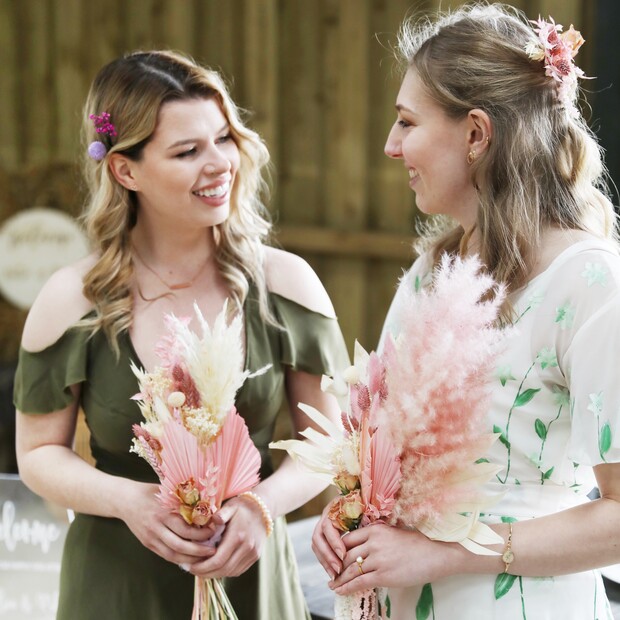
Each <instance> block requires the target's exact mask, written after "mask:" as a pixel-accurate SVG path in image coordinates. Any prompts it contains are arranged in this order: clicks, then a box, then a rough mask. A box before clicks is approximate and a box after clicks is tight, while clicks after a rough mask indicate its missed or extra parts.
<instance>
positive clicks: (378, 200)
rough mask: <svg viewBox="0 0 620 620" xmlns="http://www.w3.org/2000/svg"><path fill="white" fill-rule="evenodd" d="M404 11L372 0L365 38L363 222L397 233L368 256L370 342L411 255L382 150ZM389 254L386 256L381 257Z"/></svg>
mask: <svg viewBox="0 0 620 620" xmlns="http://www.w3.org/2000/svg"><path fill="white" fill-rule="evenodd" d="M430 5H431V2H426V3H421V4H419V5H418V4H416V7H415V8H416V11H422V10H424V9H426V10H427V11H429V10H432V9H431V6H430ZM408 11H409V3H408V2H407V0H400V2H384V3H376V4H375V5H374V6H373V12H372V14H371V21H372V25H373V28H374V32H376V33H379V34H377V36H376V37H375V38H374V39H373V40H372V41H371V46H370V60H369V66H368V73H369V76H370V96H369V98H370V100H371V101H372V102H373V114H372V118H373V122H372V123H371V124H370V127H369V164H368V170H369V179H368V180H369V184H368V192H369V225H370V228H371V230H372V233H373V236H375V237H376V236H378V235H385V236H386V237H388V238H389V237H393V238H394V240H395V241H396V239H398V241H397V242H396V243H393V244H390V245H389V246H388V248H389V247H390V246H391V247H392V248H394V250H398V253H397V252H393V253H389V252H385V251H383V250H385V249H386V248H384V247H383V244H382V243H377V241H378V240H377V241H370V240H369V242H368V245H369V246H370V245H373V246H374V245H375V243H377V245H376V247H377V250H379V248H381V250H379V251H378V252H377V258H376V260H373V261H369V265H368V279H369V282H370V283H371V285H370V286H369V288H368V292H367V299H366V308H367V313H368V314H367V326H366V330H365V331H366V338H367V340H366V343H365V344H366V345H367V346H368V347H370V348H375V347H376V346H377V344H378V339H379V335H380V333H381V329H382V327H383V323H384V321H385V316H386V314H387V310H388V308H389V306H390V303H391V301H392V298H393V296H394V292H395V290H396V285H397V281H398V278H399V276H400V275H401V274H402V270H403V269H404V268H406V267H408V266H409V265H410V264H411V262H412V260H413V251H412V249H411V242H412V239H413V235H412V234H409V231H413V222H414V217H415V215H416V209H415V199H414V194H413V192H412V191H411V189H410V188H409V185H408V177H407V173H406V171H405V169H404V166H403V165H402V162H399V161H394V160H392V159H390V158H388V157H387V156H386V155H385V153H384V147H385V142H386V139H387V136H388V134H389V132H390V129H391V128H392V125H393V123H394V122H395V120H396V110H395V108H394V106H395V103H396V96H397V94H398V91H399V88H400V82H401V69H400V68H399V67H398V65H397V63H396V59H395V57H394V54H393V52H392V49H393V47H394V45H395V44H396V33H397V32H398V29H399V27H400V25H401V23H402V21H403V19H404V18H405V16H406V15H407V14H408ZM388 256H392V257H393V258H392V260H388V259H387V257H388Z"/></svg>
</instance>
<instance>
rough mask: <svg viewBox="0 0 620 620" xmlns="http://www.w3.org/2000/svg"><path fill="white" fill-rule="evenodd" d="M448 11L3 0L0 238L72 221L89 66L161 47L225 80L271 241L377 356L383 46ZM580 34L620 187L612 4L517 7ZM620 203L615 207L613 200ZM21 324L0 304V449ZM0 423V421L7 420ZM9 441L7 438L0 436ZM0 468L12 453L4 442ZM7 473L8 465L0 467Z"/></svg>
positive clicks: (400, 242)
mask: <svg viewBox="0 0 620 620" xmlns="http://www.w3.org/2000/svg"><path fill="white" fill-rule="evenodd" d="M440 4H441V7H442V8H443V9H449V8H452V7H455V6H458V5H460V4H463V3H462V2H457V1H452V2H450V1H447V0H443V1H442V2H439V0H417V1H416V0H413V1H412V0H96V1H92V2H91V1H89V0H0V119H1V121H0V123H1V124H0V127H1V130H0V227H1V226H2V224H3V222H5V221H6V220H7V218H9V217H10V216H12V215H14V214H16V213H18V212H20V211H22V210H24V209H28V208H30V207H35V206H45V207H51V208H53V209H59V210H61V211H63V212H66V213H68V214H71V215H77V214H78V213H79V212H80V208H81V203H82V190H81V181H80V176H79V171H78V169H77V167H76V161H77V160H78V155H79V153H78V148H79V130H80V125H81V106H82V103H83V101H84V98H85V95H86V92H87V89H88V86H89V83H90V81H91V80H92V78H93V77H94V75H95V73H96V72H97V70H98V69H99V68H100V67H101V66H102V65H103V64H104V63H106V62H108V61H109V60H111V59H113V58H114V57H116V56H118V55H120V54H122V53H124V52H127V51H132V50H136V49H143V50H145V49H152V48H171V49H176V50H181V51H183V52H185V53H188V54H190V55H192V56H194V57H195V58H196V59H197V60H198V61H200V62H202V63H205V64H207V65H210V66H211V67H213V68H217V69H219V70H221V71H222V73H223V74H224V76H225V77H226V78H227V80H228V81H229V83H230V84H231V90H232V94H233V98H234V99H235V100H236V101H237V103H238V104H240V105H241V106H242V107H244V108H246V109H247V110H249V112H250V114H249V116H248V124H249V125H250V126H251V127H252V128H254V129H256V130H257V131H258V132H259V133H260V134H261V135H262V136H263V137H264V139H265V141H266V142H267V145H268V146H269V149H270V151H271V154H272V157H273V161H274V164H275V175H274V194H273V200H272V203H271V209H272V213H273V217H274V220H275V223H276V238H277V241H278V242H279V243H280V244H281V245H282V246H283V247H284V248H285V249H288V250H291V251H293V252H296V253H299V254H301V255H302V256H304V257H305V258H306V259H307V260H308V261H309V262H310V264H311V265H312V266H313V267H314V268H315V270H316V271H317V272H318V274H319V276H320V277H321V279H322V280H323V282H324V284H325V286H326V288H327V290H328V292H329V294H330V295H331V297H332V300H333V302H334V305H335V307H336V310H337V312H338V315H339V317H340V321H341V324H342V327H343V331H344V333H345V337H346V339H347V342H348V343H349V345H350V348H352V344H353V342H354V339H355V338H357V339H358V340H360V342H361V343H362V344H363V345H364V346H365V347H366V348H373V347H374V346H375V345H376V341H377V337H378V335H379V332H380V329H381V324H382V320H383V318H384V316H385V312H386V310H387V307H388V305H389V302H390V299H391V296H392V294H393V292H394V289H395V285H396V281H397V278H398V277H399V275H400V274H401V272H402V270H403V269H404V268H406V267H407V266H408V265H409V264H410V263H411V260H412V258H413V253H412V250H411V246H410V243H411V239H412V235H413V232H414V220H415V216H416V210H415V204H414V198H413V194H412V193H411V191H410V190H409V188H408V184H407V177H406V173H405V171H404V170H403V167H402V166H401V165H399V164H397V163H394V162H392V161H390V160H389V159H388V158H387V157H385V155H384V154H383V144H384V141H385V138H386V136H387V133H388V130H389V128H390V126H391V124H392V123H393V122H394V118H395V111H394V102H395V97H396V93H397V91H398V86H399V76H398V73H397V72H396V71H395V70H394V62H393V57H392V54H391V52H390V44H392V43H393V42H394V34H395V32H396V31H397V29H398V25H399V23H400V22H401V20H402V19H403V17H404V16H405V15H406V14H408V12H410V11H417V12H423V11H431V10H433V9H436V8H437V7H438V6H439V5H440ZM512 4H513V5H514V6H516V7H518V8H520V9H522V10H524V11H525V12H526V13H527V14H528V16H529V17H530V18H536V17H538V15H539V14H540V15H542V16H547V15H552V16H553V17H554V18H555V20H556V22H558V23H561V24H564V25H565V27H568V26H569V25H570V24H571V23H574V24H575V27H576V28H577V29H579V30H581V31H582V33H583V35H584V37H585V39H586V41H587V44H586V45H585V46H584V47H583V48H582V50H581V51H580V54H579V57H578V64H579V65H580V66H581V67H582V68H583V69H584V70H585V72H586V74H587V75H595V76H598V79H597V80H594V81H591V82H587V83H586V84H585V86H586V88H588V89H589V90H590V91H591V93H590V95H589V102H590V104H591V107H592V113H591V114H590V120H591V123H592V127H593V128H594V129H595V131H597V132H598V133H599V135H600V136H601V138H602V141H603V143H604V145H605V146H606V148H607V150H608V162H609V165H610V169H611V172H612V176H615V178H616V180H620V175H619V174H618V173H619V172H620V170H619V167H620V164H619V161H620V158H619V155H618V153H619V146H620V131H619V127H618V125H619V119H618V110H620V98H619V95H618V91H619V87H618V80H617V79H616V78H617V77H618V66H619V63H618V56H619V55H618V51H617V33H618V31H619V30H618V26H620V18H619V14H620V8H619V7H618V4H619V3H618V2H617V0H513V2H512ZM616 202H617V199H616ZM25 315H26V312H25V311H24V310H19V309H18V308H16V307H14V306H13V305H12V304H11V303H9V302H8V301H7V300H6V299H3V298H1V297H0V394H1V396H0V415H2V416H3V418H0V419H3V420H4V423H3V426H0V441H1V440H2V435H3V434H4V437H5V445H10V437H11V433H12V429H11V428H10V419H11V418H12V410H11V406H10V388H11V382H12V372H13V369H14V364H15V361H16V355H17V350H18V343H19V337H20V332H21V329H22V326H23V322H24V319H25ZM3 412H4V413H3ZM7 437H8V438H9V439H8V440H6V438H7ZM0 455H4V456H0V471H3V470H10V469H11V467H13V465H12V464H11V462H10V450H7V449H5V448H4V447H2V446H0ZM2 461H5V462H2Z"/></svg>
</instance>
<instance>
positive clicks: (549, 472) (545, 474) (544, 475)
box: [542, 465, 555, 480]
mask: <svg viewBox="0 0 620 620" xmlns="http://www.w3.org/2000/svg"><path fill="white" fill-rule="evenodd" d="M554 469H555V465H554V466H553V467H552V468H551V469H548V470H547V471H546V472H545V473H544V474H543V477H542V479H543V480H549V478H551V474H552V473H553V470H554Z"/></svg>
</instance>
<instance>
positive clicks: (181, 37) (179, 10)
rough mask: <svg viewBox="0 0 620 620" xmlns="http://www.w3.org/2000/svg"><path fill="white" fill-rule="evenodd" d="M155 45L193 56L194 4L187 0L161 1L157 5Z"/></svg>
mask: <svg viewBox="0 0 620 620" xmlns="http://www.w3.org/2000/svg"><path fill="white" fill-rule="evenodd" d="M155 17H156V22H157V36H156V43H157V47H160V48H165V49H172V50H177V51H180V52H184V53H186V54H189V55H190V56H193V54H194V49H195V35H196V31H195V29H194V21H195V19H196V6H195V5H194V4H193V3H192V2H190V1H189V0H182V1H181V2H179V1H178V0H177V1H173V2H170V1H168V2H163V3H161V4H160V5H158V6H157V13H156V16H155Z"/></svg>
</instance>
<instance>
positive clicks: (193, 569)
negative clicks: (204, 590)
mask: <svg viewBox="0 0 620 620" xmlns="http://www.w3.org/2000/svg"><path fill="white" fill-rule="evenodd" d="M213 524H214V525H215V526H217V525H218V524H221V525H224V526H225V528H226V529H225V530H224V533H223V535H222V540H221V542H220V543H219V546H218V547H217V550H216V552H215V554H214V555H213V556H212V557H211V558H208V559H207V560H203V561H200V562H195V563H194V564H191V565H190V566H189V572H190V573H192V574H193V575H196V576H197V577H206V578H219V577H236V576H238V575H241V574H242V573H244V572H245V571H246V570H247V569H248V568H249V567H250V566H252V564H254V562H256V561H257V560H258V558H259V557H260V554H261V551H262V548H263V545H264V543H265V540H266V539H267V530H266V528H265V522H264V520H263V513H262V511H261V509H260V507H259V506H258V504H257V503H256V502H255V501H253V500H251V499H244V498H243V497H235V498H233V499H231V500H229V501H228V502H226V504H225V505H224V506H222V508H221V509H220V510H219V511H218V512H217V513H216V514H215V515H214V516H213Z"/></svg>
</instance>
